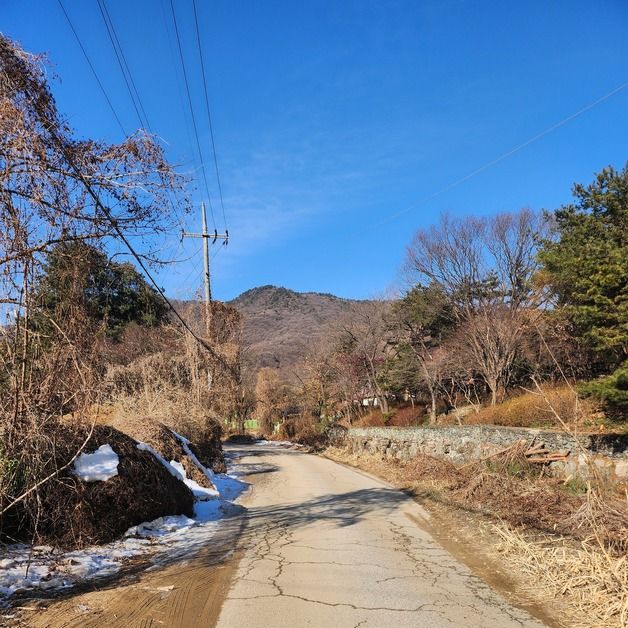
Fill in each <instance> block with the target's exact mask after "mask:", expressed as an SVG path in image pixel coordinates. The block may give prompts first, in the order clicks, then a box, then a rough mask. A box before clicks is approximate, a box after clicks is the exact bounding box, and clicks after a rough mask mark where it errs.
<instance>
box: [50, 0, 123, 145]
mask: <svg viewBox="0 0 628 628" xmlns="http://www.w3.org/2000/svg"><path fill="white" fill-rule="evenodd" d="M57 2H58V3H59V6H60V7H61V11H63V15H65V19H66V20H67V22H68V24H69V26H70V29H71V30H72V33H73V34H74V38H75V39H76V41H77V43H78V45H79V47H80V49H81V52H82V53H83V56H84V57H85V60H86V61H87V64H88V65H89V67H90V69H91V71H92V74H93V75H94V78H95V79H96V82H97V83H98V86H99V87H100V91H101V92H102V94H103V96H104V97H105V100H106V101H107V104H108V105H109V109H111V113H113V117H114V118H115V119H116V122H117V123H118V126H119V127H120V130H121V131H122V135H124V136H125V137H126V135H127V132H126V131H125V130H124V126H123V124H122V122H121V121H120V118H119V117H118V114H117V113H116V110H115V108H114V106H113V104H112V102H111V100H110V99H109V95H108V94H107V91H106V90H105V87H104V85H103V84H102V82H101V80H100V78H99V76H98V72H96V68H95V67H94V65H93V64H92V61H91V59H90V58H89V55H88V54H87V51H86V50H85V47H84V46H83V43H82V42H81V39H80V37H79V36H78V33H77V32H76V29H75V28H74V24H73V23H72V20H71V19H70V16H69V15H68V12H67V11H66V10H65V7H64V6H63V2H62V1H61V0H57Z"/></svg>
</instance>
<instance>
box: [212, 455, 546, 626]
mask: <svg viewBox="0 0 628 628" xmlns="http://www.w3.org/2000/svg"><path fill="white" fill-rule="evenodd" d="M232 455H234V456H236V457H237V458H238V464H239V468H240V469H241V470H242V471H244V472H248V473H249V474H250V475H249V476H248V477H247V479H248V480H249V481H251V482H252V487H251V490H250V491H249V492H248V493H247V494H246V495H245V496H244V497H243V498H242V499H241V500H240V503H241V504H242V505H243V506H244V507H245V508H246V513H245V514H244V516H245V517H246V529H245V531H244V533H243V535H242V536H241V538H240V555H241V559H240V562H239V565H238V567H237V569H236V570H235V575H234V576H233V579H232V582H231V586H230V588H229V590H228V592H227V596H226V599H225V601H224V603H223V606H222V609H221V612H220V615H219V619H218V624H217V625H218V626H219V627H221V628H233V627H234V626H245V627H246V628H256V627H269V626H272V627H277V628H280V627H283V626H286V627H288V626H289V627H291V628H295V627H300V626H325V627H327V626H334V627H347V628H349V627H350V628H354V627H355V628H357V627H358V626H363V627H368V626H371V627H376V626H377V627H394V628H402V627H404V626H412V627H417V626H430V627H437V626H483V627H487V626H496V627H500V628H505V627H509V626H525V627H532V626H542V625H543V624H541V623H540V622H539V621H538V620H536V619H534V618H533V617H532V616H530V615H529V614H528V613H527V612H526V611H524V610H521V609H518V608H515V607H513V606H511V605H510V604H508V602H506V601H505V600H504V599H503V598H501V597H500V596H499V595H498V594H497V593H496V592H494V591H492V590H491V589H490V588H489V587H488V585H486V584H485V583H484V582H483V581H482V580H481V579H479V578H478V577H477V576H475V575H473V574H472V573H471V572H470V571H469V569H468V568H467V567H466V566H464V565H463V564H461V563H460V562H458V561H456V560H455V559H454V557H453V556H452V555H451V554H449V553H448V552H446V551H445V550H444V549H443V548H442V547H441V546H439V545H438V544H437V543H436V541H435V540H434V539H433V538H432V537H431V536H430V535H429V534H428V533H427V532H426V531H425V530H423V529H422V528H421V527H419V525H417V523H415V522H416V521H421V520H426V519H427V518H428V517H429V515H428V514H427V513H426V511H425V510H424V509H423V508H422V507H421V506H420V505H419V504H417V503H416V502H414V501H413V500H412V499H410V498H408V497H407V496H406V495H404V494H403V493H401V492H400V491H397V490H395V489H393V488H391V487H390V486H389V485H387V484H385V483H383V482H381V481H379V480H377V479H375V478H373V477H371V476H368V475H366V474H363V473H360V472H359V471H356V470H353V469H349V468H346V467H343V466H341V465H338V464H336V463H334V462H332V461H330V460H327V459H324V458H320V457H316V456H311V455H307V454H303V453H300V452H297V451H293V450H286V449H281V448H277V447H261V446H238V447H237V449H235V450H234V451H232Z"/></svg>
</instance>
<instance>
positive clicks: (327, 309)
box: [228, 286, 360, 378]
mask: <svg viewBox="0 0 628 628" xmlns="http://www.w3.org/2000/svg"><path fill="white" fill-rule="evenodd" d="M359 303H360V301H354V300H351V299H342V298H340V297H336V296H334V295H331V294H321V293H318V292H294V291H293V290H288V289H287V288H278V287H276V286H261V287H260V288H253V289H251V290H247V291H246V292H243V293H242V294H241V295H240V296H239V297H237V298H236V299H234V300H233V301H230V302H229V303H228V304H229V305H232V306H234V307H235V308H236V309H237V310H238V311H239V312H240V313H241V314H242V320H243V340H244V346H245V355H246V367H247V368H246V370H247V371H248V374H249V376H250V375H251V374H253V373H256V372H257V370H258V369H259V368H261V367H264V366H271V367H275V368H278V369H279V370H280V371H281V373H282V374H283V375H284V376H285V377H287V378H291V376H292V375H293V374H294V367H295V366H296V365H297V364H298V362H299V361H300V360H301V359H302V358H303V356H304V355H305V354H306V353H307V351H308V348H309V347H311V346H312V345H313V344H315V343H316V342H317V341H318V340H319V339H321V338H322V336H323V334H324V333H325V331H326V330H327V329H328V328H329V326H330V325H331V324H332V323H334V322H336V321H338V320H339V319H340V318H341V317H342V316H345V315H346V314H348V313H350V312H351V310H352V309H353V308H354V307H355V306H356V305H357V304H359Z"/></svg>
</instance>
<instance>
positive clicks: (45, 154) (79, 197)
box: [0, 35, 181, 423]
mask: <svg viewBox="0 0 628 628" xmlns="http://www.w3.org/2000/svg"><path fill="white" fill-rule="evenodd" d="M180 183H181V180H180V178H179V177H178V176H177V175H176V174H175V173H174V172H173V170H172V169H171V168H170V167H169V166H168V164H167V163H166V161H165V159H164V155H163V152H162V150H161V148H160V147H159V145H158V144H156V143H155V142H154V141H153V139H152V138H151V137H149V136H148V135H146V134H145V133H144V132H139V133H137V134H136V135H134V136H133V137H130V138H127V139H126V140H125V141H124V142H123V143H122V144H119V145H111V144H104V143H100V142H96V141H93V140H77V139H75V138H74V137H73V136H72V134H71V130H70V128H69V126H68V125H67V123H66V122H65V121H64V120H63V118H62V117H61V116H60V114H59V113H58V111H57V108H56V105H55V102H54V99H53V97H52V94H51V92H50V90H49V88H48V85H47V83H46V77H45V72H44V67H43V65H42V59H41V58H38V57H35V56H32V55H29V54H27V53H26V52H24V51H23V50H22V49H21V48H19V46H17V45H16V44H15V43H14V42H12V41H10V40H9V39H7V38H6V37H4V36H3V35H0V304H1V305H2V306H3V313H4V314H5V316H9V320H8V326H7V328H6V329H5V332H4V334H3V340H4V348H3V351H2V356H3V367H4V380H5V381H6V382H7V384H6V385H7V390H5V391H3V395H2V399H3V403H2V408H1V410H2V413H3V415H4V418H5V419H7V418H8V417H9V416H11V417H12V422H13V423H15V422H16V421H18V420H19V418H20V417H24V416H26V414H28V412H27V405H28V403H27V402H28V401H29V399H36V400H37V403H34V404H33V403H31V404H30V407H31V408H37V412H36V414H41V412H42V411H44V409H45V406H46V404H45V402H44V399H43V396H42V394H41V393H42V391H43V390H45V388H42V382H45V381H49V380H50V376H51V375H52V377H53V379H54V375H53V374H54V373H55V366H56V364H55V359H54V358H51V357H50V355H51V354H50V352H45V351H44V348H45V346H46V345H50V342H51V341H52V340H53V339H52V338H50V337H48V338H43V337H42V336H41V334H39V333H38V331H37V329H36V328H35V327H34V325H33V320H34V318H35V315H36V313H37V312H36V310H37V307H38V304H37V303H36V302H34V301H33V298H32V295H33V292H34V287H35V286H36V284H37V281H38V279H39V276H40V274H41V272H42V266H43V260H44V258H45V256H46V254H47V253H48V252H49V251H50V250H51V248H52V247H54V246H55V245H57V244H59V243H61V242H64V243H67V242H71V241H91V242H97V241H103V240H106V239H108V238H109V239H111V238H117V237H120V236H121V234H123V235H124V236H125V237H130V236H146V235H148V236H150V238H151V239H152V241H153V242H155V240H154V235H155V234H156V233H158V232H160V231H163V230H164V229H165V228H166V227H167V226H168V223H169V219H168V216H169V215H170V214H171V213H172V212H171V210H170V209H169V207H170V201H169V196H168V195H169V194H170V192H171V190H172V188H176V187H177V186H178V185H179V184H180ZM144 255H145V256H146V257H147V258H149V259H154V256H153V255H152V254H151V252H150V250H148V251H146V249H145V251H144ZM77 261H78V260H77ZM43 314H45V313H43ZM43 314H42V315H43ZM75 314H76V316H74V317H72V320H69V318H68V317H67V316H66V317H64V318H63V319H58V320H54V321H51V323H50V326H49V327H52V328H53V329H54V340H55V341H56V342H58V343H59V347H64V349H63V350H64V351H66V352H68V360H69V361H70V362H72V363H73V364H74V366H75V370H76V373H77V376H78V377H79V379H81V378H83V379H85V373H86V371H87V369H86V368H85V363H86V362H89V360H85V359H84V357H85V356H86V354H85V351H86V350H87V346H86V345H84V346H79V345H81V342H80V341H79V336H81V335H82V337H83V338H88V339H90V338H91V340H90V341H91V343H92V345H93V341H94V338H93V333H92V332H93V330H91V329H90V328H89V326H85V325H83V323H81V321H80V320H79V319H80V313H79V312H75ZM77 317H78V318H77ZM88 344H89V342H88ZM59 347H57V349H59ZM79 349H80V351H81V352H82V356H81V355H79ZM44 353H45V354H46V355H45V356H44ZM46 362H49V365H48V367H49V369H51V370H49V369H44V365H45V364H46ZM57 366H58V365H57ZM82 386H83V388H85V389H88V388H89V382H88V381H87V380H86V379H85V381H84V382H83V384H82ZM57 388H59V387H58V386H57ZM70 388H71V387H70ZM27 389H28V390H29V391H30V392H32V393H37V392H39V393H40V394H39V395H34V394H33V395H32V396H31V395H30V394H28V393H27ZM48 390H52V388H51V387H49V388H48ZM77 395H79V391H78V390H77V389H76V387H74V389H73V390H71V392H70V393H69V396H70V397H73V398H74V399H76V398H77ZM62 406H63V404H62ZM50 410H52V412H53V413H55V412H58V411H59V407H58V406H55V407H54V408H52V409H50ZM44 414H45V411H44Z"/></svg>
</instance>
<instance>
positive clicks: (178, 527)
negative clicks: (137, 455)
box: [0, 440, 248, 604]
mask: <svg viewBox="0 0 628 628" xmlns="http://www.w3.org/2000/svg"><path fill="white" fill-rule="evenodd" d="M181 442H182V443H183V442H184V441H183V440H181ZM137 447H138V449H140V450H144V451H150V452H151V453H152V454H153V455H154V456H155V457H156V458H157V459H158V460H159V461H160V462H161V463H162V464H163V465H164V466H165V467H166V468H167V469H168V470H169V471H170V473H172V474H173V475H174V476H175V477H178V478H179V479H182V481H185V480H186V479H187V478H186V477H185V470H184V469H183V468H182V467H181V466H180V465H179V463H175V464H174V465H173V464H172V463H169V462H168V461H167V460H165V459H164V458H163V457H162V456H160V455H159V454H158V453H157V452H156V451H155V450H154V449H153V448H152V447H150V446H149V445H147V444H145V443H138V445H137ZM88 455H89V454H88ZM188 455H189V454H188ZM116 458H117V455H116ZM195 464H199V465H200V463H199V462H198V461H196V462H195ZM116 467H117V465H116ZM201 467H202V465H201ZM203 468H204V467H203ZM228 468H229V474H214V473H212V477H213V480H212V481H213V482H214V485H215V486H216V488H217V490H218V493H219V495H212V497H213V499H205V500H203V499H200V498H199V497H200V496H197V499H196V504H195V507H194V510H195V516H194V518H193V519H192V518H190V517H186V516H184V515H179V516H170V517H160V518H159V519H155V520H154V521H150V522H145V523H141V524H139V525H137V526H133V527H132V528H129V530H127V532H126V533H125V535H124V537H123V538H122V539H120V540H118V541H114V542H113V543H108V544H106V545H100V546H93V547H87V548H85V549H82V550H77V551H73V552H60V551H58V550H55V549H53V548H52V547H50V546H37V547H33V548H31V547H30V546H28V545H24V544H15V545H9V546H5V547H3V548H2V550H0V604H1V603H2V599H1V598H2V597H5V598H6V597H9V596H11V595H13V594H14V593H16V592H20V591H28V590H47V589H64V588H69V587H72V586H74V585H75V584H77V583H78V582H82V581H86V580H94V579H97V578H102V577H106V576H111V575H113V574H115V573H117V572H118V571H119V570H120V568H121V566H122V564H123V562H124V561H126V560H128V559H129V558H132V557H134V556H138V555H141V554H146V553H149V552H150V553H152V557H151V561H152V562H153V564H154V568H158V567H159V566H160V565H161V564H163V563H164V562H170V561H172V560H178V559H182V558H186V557H188V556H192V555H194V554H195V553H196V552H198V551H199V550H200V549H201V548H203V547H204V546H206V545H207V543H208V542H210V539H211V537H212V536H213V535H214V534H215V533H216V531H217V530H218V528H219V526H220V519H221V518H222V517H224V515H225V512H228V511H229V510H230V509H233V507H234V506H233V504H232V503H231V502H232V501H233V500H234V499H235V498H236V497H238V496H239V495H240V494H242V493H243V492H244V491H245V490H246V488H247V487H248V484H247V483H246V482H244V481H242V480H240V479H238V476H241V475H244V474H245V469H244V468H242V469H239V468H238V465H237V464H235V465H232V464H230V465H229V467H228ZM116 470H117V468H116ZM206 471H208V472H209V473H211V471H209V470H206ZM188 482H190V480H188ZM195 484H196V483H195ZM188 486H189V484H188ZM197 486H198V485H197ZM199 488H201V489H202V490H203V491H210V490H211V489H205V488H204V487H199ZM149 569H151V568H149Z"/></svg>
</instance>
